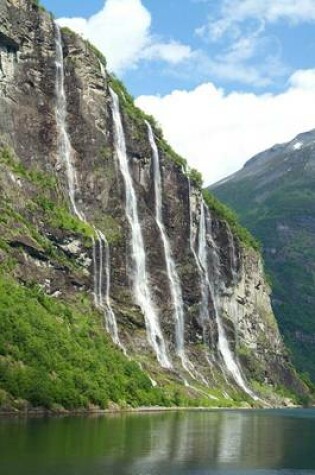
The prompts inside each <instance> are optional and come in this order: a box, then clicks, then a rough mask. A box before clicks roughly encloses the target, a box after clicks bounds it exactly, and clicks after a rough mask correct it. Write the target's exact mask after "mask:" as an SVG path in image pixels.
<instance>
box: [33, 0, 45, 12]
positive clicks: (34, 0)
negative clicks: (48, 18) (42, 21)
mask: <svg viewBox="0 0 315 475" xmlns="http://www.w3.org/2000/svg"><path fill="white" fill-rule="evenodd" d="M32 2H33V5H34V6H35V7H37V8H38V9H39V10H41V11H43V12H45V11H46V8H45V7H44V6H43V5H42V4H41V2H40V0H32Z"/></svg>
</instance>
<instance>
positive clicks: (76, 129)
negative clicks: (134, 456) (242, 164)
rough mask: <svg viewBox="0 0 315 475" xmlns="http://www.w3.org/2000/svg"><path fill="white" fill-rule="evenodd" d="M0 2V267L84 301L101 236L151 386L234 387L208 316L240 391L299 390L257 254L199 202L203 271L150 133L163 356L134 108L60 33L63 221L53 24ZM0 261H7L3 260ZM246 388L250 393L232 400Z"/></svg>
mask: <svg viewBox="0 0 315 475" xmlns="http://www.w3.org/2000/svg"><path fill="white" fill-rule="evenodd" d="M1 5H2V6H1V11H0V15H2V18H3V19H4V21H2V22H1V26H0V110H1V114H0V134H1V151H0V154H1V161H0V188H1V207H2V208H3V213H4V214H5V216H6V220H4V221H0V234H1V241H0V243H2V246H0V261H1V262H2V263H3V265H7V267H8V272H10V274H11V275H12V276H14V278H15V279H16V280H18V281H19V282H21V283H23V285H26V286H27V285H30V284H32V283H34V282H36V283H37V284H39V285H40V286H41V287H42V288H43V289H44V290H45V292H46V293H47V294H49V295H52V296H54V297H55V298H62V299H63V300H64V301H65V302H66V301H67V300H69V299H71V298H73V296H75V295H78V294H80V293H81V294H82V295H83V294H84V295H85V294H88V296H89V301H90V305H91V308H92V306H93V305H94V301H95V299H94V293H95V285H101V286H102V285H103V286H106V276H105V274H104V279H103V283H102V284H98V283H96V280H97V278H98V277H97V275H98V274H97V275H96V269H98V273H99V272H103V273H104V272H105V266H104V265H103V261H102V259H103V258H104V252H105V251H104V252H103V253H102V252H101V250H100V249H98V248H97V245H96V242H97V236H99V235H101V234H103V235H104V236H106V239H107V241H108V244H109V250H110V301H111V306H112V308H113V311H114V313H115V317H116V320H117V323H118V333H119V339H120V342H121V345H122V346H123V347H124V349H125V350H126V351H127V353H128V355H130V356H131V357H132V358H135V359H137V360H138V361H139V363H141V364H142V366H143V368H144V369H145V370H146V371H147V372H148V373H149V374H150V375H151V377H153V378H154V379H155V380H156V382H157V383H158V385H162V384H170V382H172V384H173V383H174V381H176V382H177V383H181V382H183V381H184V382H185V384H186V385H188V386H189V385H192V386H198V387H203V389H202V391H206V394H208V395H210V396H209V397H213V398H214V397H217V396H218V394H220V395H221V396H220V397H227V398H228V397H234V396H233V395H235V394H237V393H238V392H239V391H240V390H241V389H244V388H242V387H241V388H240V385H239V384H238V383H237V379H235V376H234V375H233V374H232V372H231V370H229V368H228V367H227V364H226V360H225V359H224V355H223V354H222V351H221V350H220V345H219V344H218V341H219V339H220V331H218V324H219V323H220V322H222V328H223V330H222V331H223V332H224V336H225V337H226V341H227V342H228V346H229V351H230V355H232V356H233V360H234V364H235V365H236V366H237V367H238V368H239V372H240V374H242V376H240V377H241V378H243V381H244V385H245V384H246V386H248V388H250V387H251V385H252V381H256V383H257V384H256V386H255V387H254V391H257V390H259V389H260V387H259V385H261V386H262V387H263V386H264V385H265V386H266V385H267V386H268V387H271V391H270V393H272V391H273V390H276V388H277V387H278V386H280V385H284V386H287V387H288V388H290V389H292V390H294V391H297V392H300V393H303V392H304V391H305V388H304V387H303V385H302V384H301V383H300V381H299V380H298V378H297V377H296V375H295V373H294V370H293V369H292V368H291V366H290V364H289V362H288V358H287V355H286V351H285V348H284V345H283V343H282V340H281V337H280V334H279V332H278V328H277V325H276V322H275V319H274V316H273V313H272V310H271V307H270V300H269V288H268V286H267V284H266V283H265V279H264V273H263V268H262V264H261V261H260V257H259V255H258V254H257V253H256V252H255V251H254V250H252V249H250V248H246V247H245V246H244V245H242V243H241V242H240V240H239V239H238V238H237V237H236V236H233V234H232V233H231V230H230V227H229V225H228V223H227V222H225V221H224V220H222V219H220V218H219V217H218V215H217V214H216V212H215V210H210V211H209V210H208V211H207V215H206V241H207V249H208V251H207V262H208V265H207V267H208V268H207V269H205V268H203V267H202V265H201V263H200V261H199V257H198V255H197V249H198V245H199V241H200V239H201V235H200V220H201V208H202V207H203V206H205V205H204V204H203V198H202V193H201V191H200V189H199V188H198V187H196V186H194V184H193V183H192V184H191V183H190V182H189V179H188V176H187V175H186V174H185V172H184V171H183V169H182V166H181V165H180V164H179V163H178V161H177V160H176V159H174V154H173V152H172V151H170V150H169V148H168V146H167V145H166V144H165V142H164V141H163V139H162V137H161V135H160V132H159V131H158V130H157V129H154V134H155V139H156V142H157V146H158V149H159V158H160V170H161V178H162V189H163V194H162V201H163V202H162V211H163V212H162V214H163V222H164V226H165V231H166V234H167V236H168V238H169V241H170V247H171V252H172V257H173V260H174V262H175V264H176V270H177V273H178V277H179V280H180V284H181V292H182V300H183V310H184V343H185V358H186V359H187V364H186V363H185V364H184V362H183V358H182V360H181V358H180V356H179V354H178V352H177V351H176V321H175V319H174V305H173V301H172V294H171V289H170V282H169V279H168V275H167V271H166V263H165V253H164V249H163V242H162V239H161V235H160V231H159V228H158V225H157V221H156V217H155V203H156V197H155V191H154V171H153V164H152V148H151V145H150V141H149V139H148V130H147V126H146V123H145V120H144V119H145V117H144V114H143V113H141V112H140V111H138V110H137V109H136V108H134V106H133V105H132V104H131V103H130V99H129V97H126V95H125V92H124V90H122V89H121V86H120V84H119V83H118V82H117V81H116V80H115V79H113V78H111V77H110V76H109V75H108V74H107V73H106V72H104V62H103V59H102V58H101V57H100V56H99V55H98V53H97V52H95V50H94V48H93V47H91V46H90V45H89V44H88V43H86V42H85V41H83V40H82V39H81V38H79V37H78V36H76V35H75V34H73V33H72V32H71V31H68V30H64V31H62V44H63V62H64V64H63V66H64V88H65V95H66V99H67V124H66V125H67V134H68V136H69V139H70V142H71V163H72V167H73V169H74V170H75V172H76V173H75V177H76V183H75V190H74V199H75V202H76V206H77V208H78V210H79V213H77V215H75V213H74V214H73V213H72V215H71V213H70V211H69V210H71V207H70V203H69V183H68V179H67V165H66V163H65V161H64V157H63V156H62V153H60V146H59V145H58V143H59V142H58V141H59V140H60V137H59V135H60V131H58V128H57V121H56V107H57V97H56V94H57V90H56V68H57V66H56V48H57V46H56V38H57V30H56V26H55V25H54V23H53V21H52V19H51V17H50V15H49V14H48V13H46V12H44V11H42V9H40V8H39V7H38V6H36V5H35V4H34V3H33V2H31V1H30V0H19V1H18V2H17V1H15V0H7V1H6V2H4V5H3V2H2V3H1ZM109 86H111V87H112V88H114V89H115V90H116V92H117V93H118V95H119V97H120V107H121V115H122V121H123V126H124V133H125V137H126V148H127V155H128V160H129V167H130V170H131V174H132V179H133V186H134V189H135V192H136V197H137V205H138V214H139V219H140V225H141V229H142V233H143V239H144V245H145V251H146V264H147V275H148V281H149V285H150V290H151V293H152V299H153V301H154V305H155V307H156V309H157V313H158V316H159V323H160V327H161V330H162V333H163V335H164V339H165V342H166V347H167V352H168V355H169V358H170V360H171V361H172V368H171V369H168V370H163V369H162V368H160V367H159V365H158V363H157V360H156V355H155V354H154V351H153V350H152V346H151V345H150V343H149V340H148V338H147V334H146V324H145V318H144V315H143V313H142V312H141V309H140V307H139V306H138V305H137V302H136V301H135V297H134V290H133V273H132V262H131V243H130V225H129V223H128V220H127V218H126V213H125V186H124V181H123V179H122V175H121V171H120V169H119V164H118V160H117V150H116V149H115V140H114V124H113V113H112V99H111V95H110V92H109ZM80 216H81V218H80ZM82 217H84V219H83V218H82ZM95 230H96V231H95ZM95 233H99V234H95ZM100 233H101V234H100ZM93 243H94V244H93ZM10 259H11V260H12V259H14V265H12V266H11V267H10V266H8V261H9V260H10ZM100 269H101V271H100ZM204 273H206V274H207V276H208V278H209V286H208V287H209V288H207V289H206V291H207V293H208V297H207V298H208V300H207V305H208V315H207V321H206V322H205V321H204V319H201V317H200V315H201V301H202V278H203V277H202V276H203V275H204ZM100 311H101V309H100ZM218 322H219V323H218ZM221 333H222V332H221ZM221 338H222V335H221ZM185 361H186V360H185ZM165 382H166V383H165ZM227 388H228V389H227ZM272 388H273V389H272ZM195 390H196V388H195ZM199 390H200V389H199ZM213 391H214V392H213ZM252 391H253V389H249V390H248V394H247V396H244V397H245V398H246V397H247V398H248V397H249V395H250V394H253V392H252ZM226 392H228V393H229V396H228V395H226ZM214 393H215V394H217V396H213V394H214ZM211 394H212V396H211ZM223 394H224V395H225V396H222V395H223ZM269 396H270V395H269ZM269 396H268V397H269ZM237 397H239V396H237ZM266 397H267V396H266Z"/></svg>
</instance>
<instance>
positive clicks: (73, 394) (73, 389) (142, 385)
mask: <svg viewBox="0 0 315 475" xmlns="http://www.w3.org/2000/svg"><path fill="white" fill-rule="evenodd" d="M85 307H86V302H85V301H84V300H81V301H80V302H78V303H77V304H75V303H73V304H67V305H66V304H65V303H61V302H60V301H56V300H54V299H53V298H49V297H47V296H46V295H44V294H43V293H42V292H41V290H39V289H38V287H36V286H35V287H34V288H25V287H21V286H19V285H17V284H16V283H15V282H14V281H13V280H11V279H10V278H8V277H7V276H4V275H3V274H0V315H1V318H0V389H2V390H3V391H6V392H7V393H8V394H10V395H11V396H13V398H14V399H19V400H21V399H22V400H27V401H29V402H30V403H31V404H32V405H33V406H43V407H45V408H49V409H53V408H56V407H58V406H62V407H64V408H66V409H72V408H79V407H82V408H87V407H88V405H89V404H94V405H97V406H99V407H101V408H105V407H106V406H107V405H108V403H109V402H110V401H113V402H115V403H118V404H122V405H123V404H128V405H131V406H137V405H148V404H149V405H151V404H159V405H166V406H167V405H170V404H172V403H173V401H172V400H168V399H167V398H165V397H164V396H163V393H162V391H161V390H160V389H158V388H152V385H151V382H150V380H149V378H148V377H147V376H146V375H145V374H144V373H143V372H141V371H140V369H139V367H138V365H137V364H136V363H134V362H132V361H129V360H128V359H127V358H126V357H125V356H124V355H123V354H122V353H121V352H120V351H119V350H118V349H117V348H115V347H114V346H113V345H112V344H111V343H110V342H109V339H108V337H107V336H106V334H105V332H104V330H103V328H102V321H101V317H100V316H99V315H98V314H94V313H92V312H91V310H90V308H89V307H86V308H85ZM78 308H79V309H80V310H78Z"/></svg>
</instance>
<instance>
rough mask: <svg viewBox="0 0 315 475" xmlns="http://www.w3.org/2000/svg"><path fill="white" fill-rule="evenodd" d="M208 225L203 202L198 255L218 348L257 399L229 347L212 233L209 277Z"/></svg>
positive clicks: (234, 374) (239, 382) (237, 378)
mask: <svg viewBox="0 0 315 475" xmlns="http://www.w3.org/2000/svg"><path fill="white" fill-rule="evenodd" d="M206 228H207V226H206V213H205V204H204V203H202V205H201V215H200V225H199V248H198V257H199V260H200V263H201V266H202V269H203V271H204V276H205V279H206V282H207V286H208V289H209V294H210V295H211V297H212V302H213V306H214V314H215V319H216V324H217V329H218V349H219V352H220V355H221V357H222V360H223V362H224V365H225V367H226V369H227V370H228V372H229V373H230V375H231V376H232V377H233V379H234V381H235V382H236V383H237V385H238V386H239V387H240V388H241V389H243V391H244V392H245V393H247V394H248V395H249V396H251V397H252V398H253V399H255V400H257V399H258V398H257V396H256V395H255V394H254V393H253V392H252V391H251V390H250V389H249V388H248V386H247V384H246V382H245V380H244V378H243V376H242V374H241V371H240V368H239V367H238V364H237V362H236V361H235V358H234V355H233V352H232V351H231V349H230V347H229V342H228V339H227V336H226V333H225V329H224V326H223V322H222V319H221V315H220V305H219V297H218V295H217V292H216V289H215V284H214V282H213V280H214V279H215V278H216V277H217V275H218V273H219V272H220V258H219V254H218V249H217V247H216V244H215V242H214V240H213V237H212V235H211V234H210V235H209V237H210V241H211V253H212V257H213V273H214V275H213V280H211V279H210V277H209V266H208V249H207V229H206Z"/></svg>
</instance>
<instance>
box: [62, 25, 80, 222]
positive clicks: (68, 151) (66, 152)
mask: <svg viewBox="0 0 315 475" xmlns="http://www.w3.org/2000/svg"><path fill="white" fill-rule="evenodd" d="M56 99H57V104H56V122H57V131H58V156H59V158H61V159H62V160H63V162H64V164H65V165H66V172H67V178H68V191H69V199H70V204H71V209H72V212H73V213H74V214H75V215H76V216H77V217H78V218H79V219H80V220H81V221H84V216H83V214H81V213H80V211H79V210H78V207H77V204H76V198H75V194H76V184H77V178H76V172H75V168H74V166H73V165H72V160H71V158H72V147H71V142H70V138H69V135H68V132H67V98H66V94H65V88H64V63H63V51H62V39H61V32H60V28H59V26H58V25H56Z"/></svg>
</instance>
